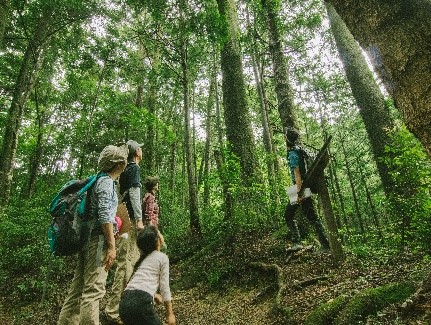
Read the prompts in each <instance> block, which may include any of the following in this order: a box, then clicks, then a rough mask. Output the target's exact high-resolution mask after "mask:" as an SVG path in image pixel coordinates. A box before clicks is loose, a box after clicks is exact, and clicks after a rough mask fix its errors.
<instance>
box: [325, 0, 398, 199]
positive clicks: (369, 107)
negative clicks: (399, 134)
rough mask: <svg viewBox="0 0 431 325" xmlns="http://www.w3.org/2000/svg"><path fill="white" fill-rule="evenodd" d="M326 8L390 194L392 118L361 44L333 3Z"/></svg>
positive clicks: (377, 163)
mask: <svg viewBox="0 0 431 325" xmlns="http://www.w3.org/2000/svg"><path fill="white" fill-rule="evenodd" d="M326 8H327V11H328V16H329V20H330V23H331V29H332V34H333V35H334V38H335V42H336V44H337V48H338V53H339V55H340V59H341V61H342V63H343V65H344V70H345V71H346V75H347V80H348V81H349V83H350V87H351V89H352V93H353V96H354V97H355V99H356V103H357V104H358V107H359V113H360V115H361V117H362V120H363V122H364V125H365V129H366V131H367V134H368V139H369V140H370V144H371V148H372V151H373V155H374V159H375V162H376V165H377V170H378V171H379V175H380V179H381V181H382V184H383V189H384V191H385V193H386V195H389V194H390V193H391V191H393V188H394V186H393V185H394V184H393V181H392V178H391V176H390V174H389V169H388V166H387V165H386V164H385V162H384V161H383V157H384V156H385V146H387V145H389V144H390V143H391V139H390V137H389V135H388V131H389V130H391V129H392V128H393V126H394V123H393V120H392V118H391V116H390V114H389V110H388V108H387V107H386V105H385V99H384V97H383V94H382V93H381V91H380V88H379V86H378V85H377V82H376V81H375V79H374V77H373V74H372V73H371V71H370V69H369V67H368V64H367V62H366V61H365V58H364V56H363V55H362V52H361V49H360V47H359V46H358V44H357V43H356V41H355V39H354V38H353V36H352V34H351V33H350V31H349V30H348V29H347V26H346V25H345V24H344V22H343V20H342V19H341V18H340V16H339V15H338V14H337V12H336V11H335V9H334V7H333V6H332V5H331V4H330V3H326Z"/></svg>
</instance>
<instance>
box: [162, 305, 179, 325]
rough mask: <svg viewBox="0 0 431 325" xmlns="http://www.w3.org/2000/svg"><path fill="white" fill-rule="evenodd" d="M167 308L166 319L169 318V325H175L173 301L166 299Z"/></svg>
mask: <svg viewBox="0 0 431 325" xmlns="http://www.w3.org/2000/svg"><path fill="white" fill-rule="evenodd" d="M165 308H166V319H167V320H168V324H169V325H175V324H176V319H175V315H174V310H173V308H172V301H171V300H169V301H165Z"/></svg>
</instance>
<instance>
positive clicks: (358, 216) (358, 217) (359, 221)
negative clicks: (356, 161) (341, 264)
mask: <svg viewBox="0 0 431 325" xmlns="http://www.w3.org/2000/svg"><path fill="white" fill-rule="evenodd" d="M340 143H341V148H342V149H343V155H344V166H345V168H346V172H347V178H348V179H349V184H350V189H351V190H352V197H353V203H354V205H355V213H356V221H357V224H356V225H359V229H360V230H361V234H365V227H364V222H363V220H362V215H361V211H360V209H359V201H358V196H357V195H356V188H355V182H354V181H353V174H352V171H351V169H350V164H349V161H348V157H349V156H348V155H347V152H346V148H345V147H344V142H343V141H340Z"/></svg>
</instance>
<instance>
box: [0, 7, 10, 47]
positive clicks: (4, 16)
mask: <svg viewBox="0 0 431 325" xmlns="http://www.w3.org/2000/svg"><path fill="white" fill-rule="evenodd" d="M9 9H10V0H0V48H1V47H2V45H3V36H4V32H5V30H6V26H7V23H8V21H9Z"/></svg>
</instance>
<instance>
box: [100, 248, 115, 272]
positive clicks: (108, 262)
mask: <svg viewBox="0 0 431 325" xmlns="http://www.w3.org/2000/svg"><path fill="white" fill-rule="evenodd" d="M116 257H117V251H116V250H115V246H114V247H109V248H108V251H107V252H106V257H105V260H104V261H103V265H104V266H105V271H108V270H109V269H110V268H111V267H112V265H113V264H114V261H115V258H116Z"/></svg>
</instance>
